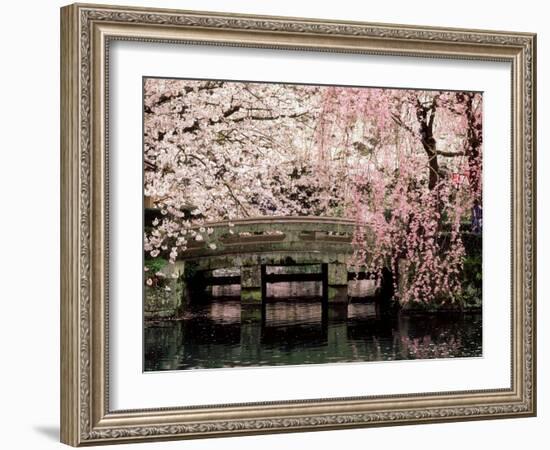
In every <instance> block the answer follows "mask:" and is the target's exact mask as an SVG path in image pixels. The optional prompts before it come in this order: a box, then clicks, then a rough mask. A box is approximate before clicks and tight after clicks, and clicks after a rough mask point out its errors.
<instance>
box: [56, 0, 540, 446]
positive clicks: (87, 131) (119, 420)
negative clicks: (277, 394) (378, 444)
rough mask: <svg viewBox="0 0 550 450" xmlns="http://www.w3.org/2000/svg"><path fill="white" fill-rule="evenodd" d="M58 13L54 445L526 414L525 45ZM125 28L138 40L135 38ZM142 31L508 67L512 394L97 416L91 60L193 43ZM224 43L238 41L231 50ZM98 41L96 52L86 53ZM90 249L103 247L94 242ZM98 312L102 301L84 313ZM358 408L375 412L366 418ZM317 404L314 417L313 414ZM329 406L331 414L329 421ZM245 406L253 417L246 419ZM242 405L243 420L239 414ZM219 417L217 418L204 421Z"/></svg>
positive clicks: (445, 33) (529, 326) (374, 29)
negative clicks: (126, 42)
mask: <svg viewBox="0 0 550 450" xmlns="http://www.w3.org/2000/svg"><path fill="white" fill-rule="evenodd" d="M61 14H62V80H61V86H62V203H63V206H62V241H64V244H62V342H61V346H62V380H61V381H62V418H61V422H62V423H61V426H62V441H63V442H65V443H68V444H71V445H75V446H78V445H85V444H102V443H116V442H127V441H137V440H144V439H146V440H151V439H161V438H193V437H204V436H227V435H234V434H253V433H256V434H257V433H268V432H281V431H284V432H290V431H306V430H320V429H327V428H342V427H358V426H373V425H387V424H403V423H404V424H410V423H425V422H439V421H449V420H471V419H482V418H499V417H511V416H513V417H519V416H532V415H534V414H535V410H536V394H535V392H536V391H535V378H536V367H535V276H536V272H535V259H536V258H535V242H536V241H535V226H536V221H535V220H536V215H535V195H536V193H535V179H536V176H535V83H536V78H535V67H536V65H535V64H536V63H535V52H536V40H535V35H533V34H527V33H507V32H489V31H481V30H459V29H440V28H428V27H412V26H401V25H381V24H366V23H357V22H355V23H353V22H350V23H338V22H331V21H320V20H311V19H291V18H280V17H259V16H244V15H232V14H215V13H199V12H185V11H171V10H145V9H138V8H127V7H124V8H121V7H109V6H92V5H71V6H68V7H65V8H63V9H62V12H61ZM102 24H106V25H113V24H115V25H116V26H122V28H120V30H122V31H124V30H131V32H130V33H127V34H125V33H124V32H117V33H116V35H109V31H108V30H107V31H105V32H102V31H101V30H100V28H98V27H100V26H101V25H102ZM132 27H138V28H139V30H137V31H134V30H133V29H132ZM154 27H157V28H158V27H160V28H162V29H163V30H164V29H166V27H169V28H170V29H174V32H173V34H176V35H177V34H178V29H182V30H192V29H197V30H201V31H202V32H204V34H206V35H208V32H212V36H213V37H214V30H221V31H222V32H224V34H223V35H222V38H221V39H220V38H218V37H217V35H216V39H213V40H212V41H211V42H210V41H209V40H208V38H206V39H204V37H203V38H201V39H199V41H200V42H201V43H203V44H204V43H212V44H214V45H236V46H254V47H266V48H293V49H295V50H304V49H312V48H313V49H315V50H318V51H340V52H344V51H353V52H360V53H370V54H373V53H379V54H386V55H388V54H390V55H400V54H404V55H409V56H411V55H413V56H419V57H446V58H461V59H473V60H476V59H477V60H479V59H483V60H488V59H494V60H504V61H511V62H512V64H513V65H514V70H513V74H514V76H513V78H514V86H513V87H512V90H513V96H515V98H516V100H518V101H521V104H520V105H519V107H518V105H515V111H514V118H513V121H512V122H513V126H512V128H513V129H512V133H513V142H514V144H513V147H514V148H513V161H514V164H515V167H516V169H515V170H516V171H517V175H516V178H515V180H516V183H517V185H516V186H515V187H513V190H515V191H514V192H515V195H516V197H518V196H519V197H521V198H517V199H516V203H514V207H513V217H514V219H513V221H514V220H515V221H516V222H515V229H516V232H515V234H514V236H513V239H514V243H515V245H514V248H515V250H516V252H515V254H514V255H513V261H514V267H513V270H514V271H516V272H517V273H516V276H515V280H516V285H515V286H513V292H515V293H516V296H517V299H516V301H517V309H516V310H515V313H514V314H513V320H515V322H514V324H513V329H514V333H513V336H514V342H513V344H515V346H514V345H513V349H514V350H513V353H514V355H513V364H512V366H513V367H512V378H513V383H512V384H513V387H512V389H511V390H510V391H507V390H504V392H503V390H494V391H483V392H481V391H478V392H474V391H471V392H470V393H436V394H433V393H432V394H429V393H426V394H424V395H420V396H419V395H412V394H411V395H410V396H390V397H383V398H381V397H378V398H376V397H373V398H360V397H354V398H351V399H333V400H331V401H328V400H322V399H320V400H311V401H306V402H303V401H291V402H277V403H258V404H253V405H245V404H243V405H237V408H236V409H237V410H239V408H243V411H244V412H242V411H237V412H236V413H235V415H231V414H233V413H231V414H225V413H224V411H223V410H224V409H227V406H226V407H224V406H223V405H213V406H212V407H208V408H210V410H209V411H206V413H207V414H206V415H205V416H204V417H211V418H209V419H200V418H199V416H200V414H199V415H195V416H193V415H192V414H193V413H194V412H195V410H194V409H193V408H179V409H175V410H156V411H137V412H111V411H109V408H108V394H107V393H108V386H107V385H108V370H107V365H106V354H107V352H108V348H105V347H108V333H107V332H106V331H105V327H106V317H107V314H108V304H107V302H106V300H105V298H106V295H104V294H105V286H106V285H107V283H108V279H107V273H106V271H105V269H104V267H97V264H101V258H103V260H105V253H101V252H99V254H97V253H95V250H94V248H95V247H94V246H96V245H97V244H98V243H100V241H101V237H102V236H104V235H103V234H102V233H101V232H99V233H98V232H96V230H100V231H101V230H102V229H103V228H102V227H104V226H105V223H104V222H105V221H106V220H108V219H107V218H106V215H105V208H107V206H108V203H107V202H108V199H107V198H100V197H101V195H102V194H103V192H102V191H101V190H99V191H98V186H99V185H101V183H106V182H108V180H107V179H106V174H105V173H103V174H102V176H100V175H98V171H99V172H101V170H102V169H104V167H105V166H104V165H102V164H105V162H104V160H103V159H101V158H103V157H101V158H100V159H99V160H96V159H94V158H97V155H96V156H94V152H97V149H98V148H99V147H97V145H98V142H97V141H98V138H97V136H99V137H100V138H101V137H104V136H105V135H106V133H107V132H108V130H103V132H102V133H103V134H99V135H97V134H94V133H96V128H97V127H98V119H99V120H101V121H103V122H105V123H106V116H105V114H106V113H107V112H105V114H104V115H103V116H101V114H100V112H98V111H97V104H98V103H97V102H98V100H97V99H98V98H100V97H101V96H102V95H104V92H101V93H99V94H98V93H97V90H98V89H99V90H100V89H102V88H103V89H104V90H105V91H106V88H105V86H108V83H105V82H103V84H100V81H99V80H98V79H97V73H98V72H97V70H100V69H101V68H99V69H98V67H97V65H98V59H97V58H98V57H97V55H98V54H99V55H100V56H101V58H104V63H105V64H106V61H108V44H109V41H110V40H111V39H135V40H138V41H162V42H186V41H187V42H193V41H194V39H192V38H191V39H190V38H176V39H174V38H170V37H167V36H164V35H162V36H161V37H159V36H158V35H155V34H154V33H152V34H150V33H148V32H147V30H152V29H153V28H154ZM232 31H235V32H236V33H237V34H236V35H235V37H234V38H232V34H231V32H232ZM262 33H264V34H265V33H268V35H269V36H270V39H271V40H270V41H269V42H266V41H265V39H259V40H258V41H257V42H256V41H254V39H255V38H257V37H258V36H260V35H261V34H262ZM243 35H249V36H250V41H248V40H247V39H242V36H243ZM98 36H99V37H98ZM289 36H290V37H295V38H296V40H297V41H299V39H300V36H302V37H304V39H305V41H304V42H305V43H300V42H297V43H296V44H293V43H292V44H289V42H290V41H289ZM319 36H320V37H324V38H327V37H330V38H334V46H332V45H329V46H322V45H319V46H316V45H315V44H311V42H315V38H316V37H319ZM283 37H286V39H283ZM363 38H364V39H366V41H365V44H364V45H363V44H362V42H363V41H358V39H363ZM278 39H280V42H279V41H278ZM308 42H310V44H308ZM354 42H357V44H354ZM98 43H100V45H101V46H103V48H98ZM382 43H386V44H388V45H385V46H384V45H382ZM331 44H332V42H331ZM98 52H99V53H98ZM94 64H95V65H96V66H94ZM94 95H96V97H95V99H94ZM98 95H99V97H98ZM94 102H95V103H94ZM513 109H514V108H513ZM97 114H100V115H99V116H98V115H97ZM105 128H107V125H105ZM101 148H102V149H104V148H103V147H101ZM98 161H99V162H98ZM98 208H99V209H101V208H103V213H101V212H100V213H99V214H98ZM97 227H99V228H97ZM98 234H99V236H98ZM102 243H103V245H106V240H104V241H103V242H102ZM98 258H99V259H98ZM98 273H99V275H100V276H101V278H102V279H101V280H100V281H98V280H97V276H98V275H97V274H98ZM513 278H514V277H513ZM518 281H521V285H520V286H517V284H518V283H517V282H518ZM102 291H103V295H102V294H101V292H102ZM98 292H99V294H98ZM513 295H514V294H513ZM97 299H99V300H97ZM97 301H100V302H101V301H102V302H104V303H103V304H96V303H94V302H97ZM101 327H103V330H104V331H103V332H102V331H101ZM98 330H99V332H98ZM98 356H99V358H98ZM518 376H519V378H518ZM469 398H470V400H469V401H468V399H469ZM407 399H410V400H411V401H413V400H415V401H418V400H420V401H422V400H423V399H425V400H426V404H424V405H422V404H421V403H418V406H416V407H407V406H406V402H404V401H406V400H407ZM464 399H466V400H464ZM360 400H362V401H364V402H365V403H364V405H362V406H361V404H360V403H359V404H358V406H357V410H356V412H354V411H351V412H349V408H348V409H347V410H346V411H348V412H345V411H344V410H343V409H342V408H341V406H342V404H343V403H345V402H346V401H347V402H349V403H353V402H354V401H360ZM377 401H379V402H380V403H381V405H378V404H377V403H376V402H377ZM392 401H393V402H394V405H393V406H392ZM369 402H371V403H372V402H374V403H372V405H371V406H369ZM398 402H401V405H398ZM317 403H319V408H316V404H317ZM331 403H334V406H333V407H332V408H333V409H334V412H332V410H331V405H330V404H331ZM256 405H257V410H256V409H254V407H255V406H256ZM285 405H287V406H290V405H292V407H293V410H294V411H296V406H300V407H301V408H303V409H302V410H301V412H300V413H299V414H297V413H296V412H293V413H285V412H284V407H285ZM248 406H252V408H249V409H248V410H247V407H248ZM208 408H203V409H201V411H202V410H204V409H208ZM247 411H248V412H247ZM281 411H282V413H281ZM186 412H190V413H191V416H186V415H185V414H186ZM217 413H219V417H216V414H217ZM243 414H244V416H243ZM148 415H149V416H148ZM144 417H146V419H145V420H144ZM200 417H203V416H200Z"/></svg>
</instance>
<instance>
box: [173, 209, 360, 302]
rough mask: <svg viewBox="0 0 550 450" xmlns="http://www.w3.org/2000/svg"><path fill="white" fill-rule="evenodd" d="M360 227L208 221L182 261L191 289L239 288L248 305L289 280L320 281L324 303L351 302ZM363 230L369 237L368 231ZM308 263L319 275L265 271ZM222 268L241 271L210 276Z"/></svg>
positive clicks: (341, 222)
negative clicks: (352, 267)
mask: <svg viewBox="0 0 550 450" xmlns="http://www.w3.org/2000/svg"><path fill="white" fill-rule="evenodd" d="M356 226H357V225H356V223H355V222H354V221H353V220H350V219H341V218H327V217H280V216H279V217H261V218H251V219H242V220H235V221H232V222H231V223H230V222H212V223H206V224H204V225H202V227H204V229H205V230H207V231H205V232H202V233H201V236H204V240H200V241H197V240H190V241H189V243H188V248H187V250H186V251H184V252H182V253H181V254H180V255H179V257H178V260H180V261H183V262H184V263H185V267H186V271H185V273H186V280H185V282H186V285H187V287H188V289H191V290H196V289H199V290H200V289H203V288H204V287H205V286H207V285H216V284H218V285H220V284H240V285H241V302H242V303H245V304H246V303H248V304H258V303H261V302H262V299H264V298H265V293H266V284H267V283H276V282H288V281H321V282H322V285H323V289H322V292H323V298H324V299H326V300H327V301H328V302H329V303H340V302H347V300H348V297H347V284H348V279H351V278H353V277H355V276H356V275H355V274H353V275H352V274H348V270H347V265H346V262H347V260H348V259H349V257H350V256H351V254H352V253H353V248H352V241H353V236H354V233H355V230H356ZM195 230H196V231H198V230H197V229H195ZM361 231H362V232H363V231H365V232H366V233H365V234H366V235H367V238H368V235H369V233H368V230H361ZM310 265H320V269H321V270H320V272H314V273H312V272H311V271H308V273H301V274H300V273H286V274H284V273H282V274H276V273H269V272H268V269H267V268H268V267H269V266H310ZM224 268H238V269H240V275H239V276H225V277H224V276H218V277H215V276H213V275H212V271H214V270H216V269H224ZM363 276H364V274H363ZM360 278H362V277H360Z"/></svg>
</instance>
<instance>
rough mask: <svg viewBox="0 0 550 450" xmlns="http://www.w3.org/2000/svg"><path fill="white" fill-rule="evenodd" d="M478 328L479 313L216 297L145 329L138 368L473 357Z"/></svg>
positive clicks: (478, 352)
mask: <svg viewBox="0 0 550 450" xmlns="http://www.w3.org/2000/svg"><path fill="white" fill-rule="evenodd" d="M481 325H482V323H481V314H439V315H429V314H426V315H414V316H407V315H399V316H397V317H387V316H382V315H381V314H380V313H379V311H378V310H377V308H376V306H375V305H374V304H372V303H371V304H350V305H346V306H344V307H339V308H323V307H322V305H321V303H320V302H303V301H297V300H295V299H294V300H292V301H277V302H274V303H268V304H266V305H263V306H262V307H243V308H241V305H240V301H239V300H238V299H215V300H213V301H212V302H210V303H207V304H203V305H198V306H195V307H194V308H193V309H191V310H190V311H188V313H187V314H186V316H185V318H184V319H183V320H180V321H165V322H155V323H151V324H147V325H146V327H145V336H144V337H145V370H146V371H158V370H179V369H199V368H220V367H242V366H276V365H288V364H293V365H295V364H319V363H329V362H330V363H332V362H353V361H389V360H400V359H428V358H458V357H476V356H481V354H482V351H481V342H482V339H481V338H482V334H481Z"/></svg>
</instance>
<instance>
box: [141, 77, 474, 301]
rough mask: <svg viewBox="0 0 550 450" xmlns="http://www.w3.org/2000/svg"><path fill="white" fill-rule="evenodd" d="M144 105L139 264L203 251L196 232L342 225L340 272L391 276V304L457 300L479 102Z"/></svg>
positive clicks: (177, 100) (172, 98) (387, 95)
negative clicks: (235, 225) (345, 229)
mask: <svg viewBox="0 0 550 450" xmlns="http://www.w3.org/2000/svg"><path fill="white" fill-rule="evenodd" d="M144 92H145V96H144V115H145V120H144V133H145V137H144V142H145V146H144V161H145V195H146V196H148V197H150V198H151V199H152V200H153V202H154V204H155V206H156V207H158V208H159V209H160V210H161V212H162V218H161V219H160V220H159V219H156V220H155V222H153V225H154V226H153V228H152V229H151V230H150V231H149V232H147V233H146V236H145V250H146V252H148V254H150V255H151V256H152V257H155V256H158V255H159V254H160V253H161V252H169V254H170V259H171V260H172V261H173V260H175V259H176V258H177V255H178V254H179V253H180V252H183V251H185V249H186V247H187V244H188V242H189V240H190V239H194V240H206V241H208V236H209V228H208V226H207V222H209V221H216V220H227V221H231V220H234V219H236V218H242V217H254V216H263V215H275V216H282V215H300V216H304V215H309V216H311V215H313V216H336V217H348V218H354V219H355V220H356V222H357V228H356V230H357V231H356V233H355V236H354V249H355V255H354V258H353V260H352V261H350V264H351V265H354V266H356V267H362V268H363V269H366V270H368V271H370V272H371V273H373V274H376V273H379V272H380V271H381V270H382V269H383V268H384V267H390V268H391V269H392V271H393V272H394V273H395V274H399V279H400V280H401V281H400V283H401V285H400V286H399V289H396V292H398V293H399V294H400V296H401V298H400V299H399V300H400V301H401V302H402V303H407V302H410V301H423V302H432V301H436V300H438V299H442V298H444V299H446V300H450V301H452V300H453V298H454V296H455V295H457V294H458V293H459V292H460V280H461V267H462V260H463V257H464V246H463V243H462V239H461V224H462V223H463V222H464V221H465V220H469V217H470V215H471V209H472V208H473V207H474V205H477V206H478V207H479V206H480V205H481V189H482V183H481V155H482V152H481V148H482V126H481V118H482V110H481V104H482V97H481V94H479V93H470V92H443V91H421V90H405V89H380V88H351V87H335V86H305V85H290V84H273V83H242V82H226V81H211V80H166V79H147V80H146V81H145V86H144ZM367 230H371V232H372V233H374V236H372V235H370V234H369V233H370V232H369V233H367ZM209 245H211V246H215V245H216V244H215V242H211V243H210V244H209ZM396 283H397V278H396ZM397 287H398V286H397V284H396V288H397Z"/></svg>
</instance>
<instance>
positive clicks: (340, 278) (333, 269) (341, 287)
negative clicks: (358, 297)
mask: <svg viewBox="0 0 550 450" xmlns="http://www.w3.org/2000/svg"><path fill="white" fill-rule="evenodd" d="M328 302H329V303H346V304H347V303H348V268H347V266H346V264H343V263H329V264H328Z"/></svg>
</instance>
